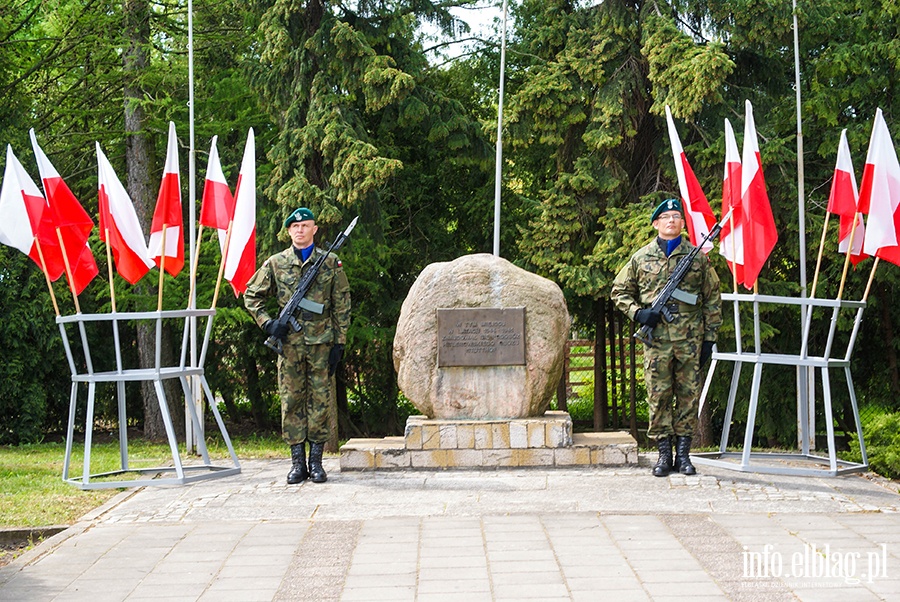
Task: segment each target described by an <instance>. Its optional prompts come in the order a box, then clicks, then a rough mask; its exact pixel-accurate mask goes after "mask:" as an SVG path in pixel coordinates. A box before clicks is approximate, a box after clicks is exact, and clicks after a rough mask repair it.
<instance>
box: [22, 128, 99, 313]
mask: <svg viewBox="0 0 900 602" xmlns="http://www.w3.org/2000/svg"><path fill="white" fill-rule="evenodd" d="M28 133H29V135H30V136H31V146H32V148H34V156H35V159H37V164H38V170H39V171H40V174H41V180H42V181H43V184H44V193H45V194H46V197H47V206H48V208H49V210H50V217H51V219H52V220H53V225H54V227H55V229H56V230H57V232H58V234H57V236H58V237H59V238H62V245H64V247H65V255H66V258H67V259H68V262H69V267H70V269H71V270H72V283H71V284H72V288H73V289H75V294H76V295H79V294H81V292H82V291H83V290H84V289H85V287H86V286H87V285H88V284H89V283H90V281H91V280H93V279H94V276H96V275H97V274H98V273H99V269H98V268H97V262H96V261H94V253H93V252H92V251H91V247H90V246H89V245H88V236H89V235H90V233H91V229H92V228H93V227H94V221H93V220H92V219H91V216H90V215H88V212H87V211H85V210H84V207H82V206H81V203H79V202H78V199H76V198H75V195H74V194H72V191H71V190H69V187H68V186H67V185H66V183H65V181H63V179H62V177H61V176H60V175H59V172H58V171H56V168H55V167H53V164H52V163H50V159H49V158H48V157H47V155H46V154H44V151H43V150H42V149H41V147H40V145H38V142H37V137H36V136H35V134H34V129H31V130H30V131H29V132H28Z"/></svg>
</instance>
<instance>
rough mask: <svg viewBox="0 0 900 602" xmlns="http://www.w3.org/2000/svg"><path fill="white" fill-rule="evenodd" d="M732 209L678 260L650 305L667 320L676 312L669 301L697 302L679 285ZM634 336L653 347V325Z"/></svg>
mask: <svg viewBox="0 0 900 602" xmlns="http://www.w3.org/2000/svg"><path fill="white" fill-rule="evenodd" d="M732 211H734V208H731V209H729V210H728V213H727V214H726V215H725V217H723V218H722V221H720V222H719V223H718V224H716V225H715V226H713V229H712V230H710V231H709V234H707V235H706V236H704V237H703V240H702V241H701V242H700V244H699V245H697V246H696V247H694V249H693V250H692V251H691V252H690V253H688V254H687V255H685V256H684V257H682V258H681V259H680V260H679V261H678V264H677V265H676V266H675V270H674V271H673V272H672V275H671V276H669V280H668V282H666V286H664V287H663V290H662V291H660V293H659V295H658V296H657V297H656V299H654V301H653V303H652V304H651V305H650V311H653V312H656V313H659V314H661V315H662V317H663V319H664V320H665V321H666V322H672V321H674V320H675V314H673V313H672V312H671V311H670V310H669V307H668V304H669V301H671V300H672V299H675V300H676V301H682V302H684V303H688V304H690V305H696V304H697V295H694V294H691V293H686V292H684V291H683V290H681V289H679V288H678V286H679V285H680V284H681V281H682V280H684V277H685V276H687V273H688V270H690V269H691V264H692V263H693V262H694V258H695V257H697V253H699V252H700V250H701V249H703V245H705V244H706V242H707V241H712V240H715V239H716V237H717V236H719V232H721V231H722V228H723V227H724V225H725V223H726V222H727V221H728V220H729V219H730V218H731V213H732ZM634 338H636V339H637V340H639V341H640V342H641V343H643V344H644V345H646V346H647V347H651V346H652V345H653V327H651V326H647V325H646V324H644V325H643V326H641V328H640V329H639V330H638V331H637V332H636V333H634Z"/></svg>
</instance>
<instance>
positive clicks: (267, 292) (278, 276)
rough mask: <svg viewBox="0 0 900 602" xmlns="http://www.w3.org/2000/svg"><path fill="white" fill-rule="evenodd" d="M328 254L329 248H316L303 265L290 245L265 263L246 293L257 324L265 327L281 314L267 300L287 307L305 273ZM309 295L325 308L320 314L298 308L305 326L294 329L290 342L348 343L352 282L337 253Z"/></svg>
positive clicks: (245, 301) (302, 323)
mask: <svg viewBox="0 0 900 602" xmlns="http://www.w3.org/2000/svg"><path fill="white" fill-rule="evenodd" d="M324 253H325V251H323V250H322V249H320V248H318V247H316V248H315V250H314V251H313V253H312V255H310V256H309V258H308V259H307V260H306V261H304V262H302V264H301V262H300V259H298V258H297V255H296V254H295V253H294V249H293V247H288V248H287V249H285V250H284V251H282V252H281V253H278V254H276V255H272V256H271V257H269V258H268V259H266V260H265V261H264V262H263V264H262V266H260V268H259V270H257V271H256V273H255V274H254V275H253V277H252V278H251V279H250V282H249V283H248V284H247V292H246V293H244V306H245V307H246V308H247V311H249V312H250V315H252V316H253V319H254V320H256V323H257V324H259V325H260V326H262V325H263V324H265V323H266V321H268V320H269V319H271V318H275V317H277V314H276V315H274V316H273V315H270V314H269V313H268V311H267V310H266V301H267V300H268V299H269V298H271V297H273V296H274V297H275V298H276V299H277V301H278V307H279V308H282V307H284V306H285V304H286V303H287V302H288V301H289V300H290V298H291V295H293V294H294V291H295V290H297V284H298V283H299V282H300V278H301V277H302V275H303V274H304V273H306V271H307V270H308V269H310V268H311V267H312V265H313V264H314V263H315V262H316V259H317V258H318V257H319V256H321V255H323V254H324ZM306 298H307V299H309V300H310V301H315V302H316V303H321V304H322V305H324V306H325V310H324V311H323V312H322V314H321V315H320V314H316V313H313V312H310V311H306V310H303V309H298V310H297V314H296V317H297V320H298V321H299V322H300V324H301V326H302V329H301V330H300V332H293V331H292V332H291V333H290V334H289V335H288V339H287V342H288V343H295V344H306V345H317V344H322V343H329V344H335V343H340V344H342V345H343V344H345V343H346V342H347V329H348V328H349V327H350V284H349V283H348V282H347V275H346V274H344V268H343V265H342V264H341V260H340V259H338V257H337V255H335V254H334V253H331V254H329V255H328V258H327V259H325V262H324V263H323V264H322V268H321V269H320V270H319V274H318V276H316V280H315V282H313V285H312V287H311V288H310V289H309V292H308V293H307V295H306ZM279 311H280V309H279Z"/></svg>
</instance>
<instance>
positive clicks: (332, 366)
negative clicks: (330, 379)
mask: <svg viewBox="0 0 900 602" xmlns="http://www.w3.org/2000/svg"><path fill="white" fill-rule="evenodd" d="M342 357H344V346H343V345H341V344H340V343H336V344H335V345H334V347H332V348H331V353H329V354H328V376H334V371H335V370H337V365H338V362H340V361H341V358H342Z"/></svg>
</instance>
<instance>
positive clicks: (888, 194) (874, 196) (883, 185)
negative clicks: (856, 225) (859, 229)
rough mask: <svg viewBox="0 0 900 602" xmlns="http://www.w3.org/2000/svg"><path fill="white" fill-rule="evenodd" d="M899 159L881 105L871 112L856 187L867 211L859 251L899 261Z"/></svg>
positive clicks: (863, 211)
mask: <svg viewBox="0 0 900 602" xmlns="http://www.w3.org/2000/svg"><path fill="white" fill-rule="evenodd" d="M898 206H900V162H898V161H897V151H896V150H895V149H894V143H893V142H892V141H891V134H890V132H888V128H887V124H886V123H885V121H884V116H883V115H882V113H881V109H878V110H877V111H876V112H875V123H874V125H873V127H872V137H871V138H870V139H869V152H868V155H867V156H866V167H865V168H864V169H863V177H862V183H861V184H860V189H859V207H858V209H859V212H860V213H865V214H868V215H869V225H868V228H866V236H865V238H864V240H863V251H864V252H865V253H866V254H867V255H875V256H877V257H881V258H882V259H884V260H886V261H890V262H891V263H894V264H897V265H900V247H898V246H897V229H898V228H900V216H898V212H897V207H898Z"/></svg>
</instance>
